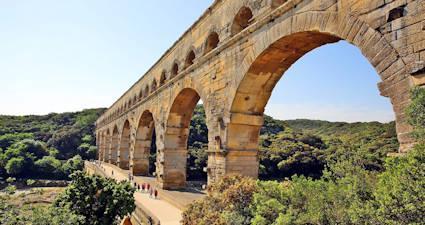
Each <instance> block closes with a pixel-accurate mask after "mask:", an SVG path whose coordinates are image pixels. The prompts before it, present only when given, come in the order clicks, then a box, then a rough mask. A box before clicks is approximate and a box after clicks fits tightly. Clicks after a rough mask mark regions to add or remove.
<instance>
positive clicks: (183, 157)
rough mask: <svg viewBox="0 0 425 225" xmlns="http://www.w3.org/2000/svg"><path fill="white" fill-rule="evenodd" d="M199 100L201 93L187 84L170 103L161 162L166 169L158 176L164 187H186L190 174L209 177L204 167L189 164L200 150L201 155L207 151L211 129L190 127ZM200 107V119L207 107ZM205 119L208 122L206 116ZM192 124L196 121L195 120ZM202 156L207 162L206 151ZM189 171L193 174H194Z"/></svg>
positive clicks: (202, 177) (197, 113)
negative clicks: (192, 131) (203, 108)
mask: <svg viewBox="0 0 425 225" xmlns="http://www.w3.org/2000/svg"><path fill="white" fill-rule="evenodd" d="M199 100H200V96H199V95H198V93H197V92H196V91H195V90H193V89H190V88H186V89H183V90H182V91H181V92H180V93H179V94H178V96H177V97H176V98H175V100H174V102H173V104H172V106H171V109H170V112H169V115H168V119H167V128H166V132H165V137H164V140H165V146H164V150H163V152H162V161H161V163H162V164H161V165H162V167H163V169H162V174H160V176H159V180H160V183H162V187H163V188H166V189H179V188H184V187H186V181H187V180H188V178H190V179H192V178H193V179H195V180H196V179H199V178H201V180H203V181H205V180H206V174H205V172H203V168H200V169H201V171H195V170H194V168H195V167H196V166H191V165H190V164H189V165H188V162H189V163H190V162H191V161H195V160H196V158H197V157H198V156H197V153H199V154H198V155H200V154H201V151H204V153H205V148H207V147H206V146H207V144H206V142H208V137H207V136H208V131H205V130H206V125H205V128H204V131H198V132H196V131H195V133H192V134H191V133H190V130H196V129H197V128H193V127H191V120H192V115H193V114H194V111H195V107H196V106H197V103H198V102H199ZM199 108H202V106H199ZM197 111H199V112H195V115H196V116H198V118H197V120H201V119H202V118H201V117H202V116H203V115H204V111H203V110H201V109H199V110H197ZM196 122H199V121H196ZM203 122H204V124H205V119H204V121H203ZM192 125H195V123H193V124H192ZM191 128H192V129H191ZM198 129H200V128H198ZM189 135H192V137H193V139H192V140H191V142H190V143H189V142H188V140H189V139H188V138H189ZM197 135H205V136H206V137H205V136H204V137H196V136H197ZM197 140H200V141H197ZM195 142H196V143H195ZM189 145H190V146H189ZM189 147H190V149H189V151H190V152H191V153H193V154H189V151H188V148H189ZM199 157H200V158H199V159H200V160H203V161H204V164H205V165H206V158H207V157H206V154H204V158H202V156H199ZM188 159H189V161H188ZM205 165H203V166H205ZM198 170H199V168H198ZM188 175H191V176H192V177H190V176H188Z"/></svg>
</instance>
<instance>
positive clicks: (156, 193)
mask: <svg viewBox="0 0 425 225" xmlns="http://www.w3.org/2000/svg"><path fill="white" fill-rule="evenodd" d="M154 195H155V199H157V198H158V190H157V189H155V192H154Z"/></svg>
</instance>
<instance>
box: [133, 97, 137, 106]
mask: <svg viewBox="0 0 425 225" xmlns="http://www.w3.org/2000/svg"><path fill="white" fill-rule="evenodd" d="M136 102H137V95H134V96H133V104H136Z"/></svg>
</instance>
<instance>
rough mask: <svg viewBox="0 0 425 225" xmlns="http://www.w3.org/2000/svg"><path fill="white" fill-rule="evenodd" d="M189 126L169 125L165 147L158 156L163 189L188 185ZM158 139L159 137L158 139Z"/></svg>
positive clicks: (160, 180)
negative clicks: (176, 126)
mask: <svg viewBox="0 0 425 225" xmlns="http://www.w3.org/2000/svg"><path fill="white" fill-rule="evenodd" d="M188 136H189V128H175V127H167V131H166V135H165V137H166V138H165V140H164V144H163V145H162V144H157V145H158V146H162V147H163V148H162V149H160V150H159V151H158V156H157V172H158V175H157V179H158V180H157V181H158V183H159V185H160V187H161V188H163V189H181V188H184V187H186V163H187V156H188V151H187V138H188ZM157 140H158V139H157Z"/></svg>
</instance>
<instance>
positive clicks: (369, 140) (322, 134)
mask: <svg viewBox="0 0 425 225" xmlns="http://www.w3.org/2000/svg"><path fill="white" fill-rule="evenodd" d="M207 133H208V131H207V127H206V125H205V113H204V109H203V107H202V106H201V105H198V106H197V107H196V109H195V112H194V115H193V119H192V122H191V127H190V135H189V152H190V157H189V166H188V175H189V179H191V178H199V177H203V178H204V179H205V178H206V177H205V176H206V174H204V173H203V171H202V168H203V167H205V166H206V163H207V154H206V152H205V150H206V148H207V138H206V135H207ZM260 135H261V136H260V178H261V179H284V178H286V177H291V176H292V175H294V174H299V175H306V176H310V177H315V178H317V177H320V176H321V175H322V172H323V169H324V168H325V166H326V165H327V164H329V163H332V162H334V161H336V160H337V159H340V158H352V157H358V158H359V159H361V161H362V163H363V164H364V166H365V167H366V168H368V169H370V170H377V171H380V170H382V169H383V163H384V158H385V156H386V155H387V154H388V153H389V152H396V151H397V150H398V141H397V134H396V132H395V124H394V122H391V123H379V122H358V123H344V122H328V121H317V120H305V119H303V120H289V121H282V120H276V119H273V118H272V117H270V116H266V117H265V120H264V125H263V128H262V129H261V131H260Z"/></svg>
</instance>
